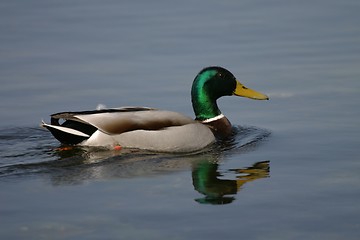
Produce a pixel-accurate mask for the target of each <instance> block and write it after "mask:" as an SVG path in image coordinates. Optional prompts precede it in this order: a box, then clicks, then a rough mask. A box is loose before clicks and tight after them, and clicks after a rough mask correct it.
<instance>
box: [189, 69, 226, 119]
mask: <svg viewBox="0 0 360 240" xmlns="http://www.w3.org/2000/svg"><path fill="white" fill-rule="evenodd" d="M209 74H215V73H212V72H209V73H208V74H207V75H205V74H203V75H201V76H197V77H196V78H195V80H194V83H193V86H192V88H191V102H192V106H193V109H194V113H195V116H196V120H199V121H204V120H207V119H210V118H214V117H216V116H218V115H220V114H221V111H220V110H219V108H218V106H217V104H216V100H217V98H218V97H216V96H213V94H211V91H208V89H207V87H208V86H205V80H206V79H207V78H208V77H209V76H208V75H209Z"/></svg>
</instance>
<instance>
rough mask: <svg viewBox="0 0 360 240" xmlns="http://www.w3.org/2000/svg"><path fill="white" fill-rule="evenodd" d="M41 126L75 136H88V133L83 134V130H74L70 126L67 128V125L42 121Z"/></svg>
mask: <svg viewBox="0 0 360 240" xmlns="http://www.w3.org/2000/svg"><path fill="white" fill-rule="evenodd" d="M41 126H42V127H49V128H54V129H57V130H59V131H62V132H66V133H69V134H72V135H76V136H80V137H90V136H89V135H87V134H85V133H83V132H80V131H78V130H75V129H72V128H67V127H62V126H55V125H50V124H46V123H45V122H44V121H42V123H41Z"/></svg>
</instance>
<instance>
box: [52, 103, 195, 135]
mask: <svg viewBox="0 0 360 240" xmlns="http://www.w3.org/2000/svg"><path fill="white" fill-rule="evenodd" d="M60 119H63V120H65V122H64V123H63V124H61V125H60V124H59V120H60ZM193 122H194V120H193V119H191V118H189V117H186V116H184V115H182V114H180V113H177V112H171V111H163V110H157V109H153V108H145V107H126V108H115V109H102V110H95V111H82V112H61V113H56V114H52V115H51V124H52V125H58V126H63V125H64V127H70V128H71V126H69V125H70V123H72V125H84V126H82V128H81V129H78V130H80V131H82V132H85V133H88V134H91V133H92V132H94V128H96V129H98V130H100V131H102V132H104V133H107V134H109V135H115V134H121V133H124V132H128V131H134V130H159V129H163V128H167V127H172V126H181V125H185V124H188V123H193ZM73 123H76V124H73ZM85 126H90V127H88V128H89V130H88V131H83V128H84V127H85ZM75 129H76V128H75Z"/></svg>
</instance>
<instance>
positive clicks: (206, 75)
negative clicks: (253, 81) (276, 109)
mask: <svg viewBox="0 0 360 240" xmlns="http://www.w3.org/2000/svg"><path fill="white" fill-rule="evenodd" d="M231 95H235V96H241V97H248V98H252V99H257V100H268V99H269V98H268V97H267V96H266V95H264V94H262V93H259V92H256V91H254V90H251V89H249V88H247V87H245V86H244V85H242V84H241V83H240V82H239V81H237V80H236V78H235V77H234V75H233V74H232V73H231V72H229V71H228V70H226V69H225V68H222V67H207V68H204V69H203V70H201V71H200V72H199V74H198V75H197V76H196V77H195V79H194V82H193V85H192V88H191V101H192V105H193V108H194V112H195V115H196V119H197V120H200V121H203V120H206V119H210V118H213V117H216V116H218V115H220V114H221V112H220V110H219V108H218V106H217V104H216V100H217V99H218V98H220V97H222V96H231Z"/></svg>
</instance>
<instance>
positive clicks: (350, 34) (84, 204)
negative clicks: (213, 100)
mask: <svg viewBox="0 0 360 240" xmlns="http://www.w3.org/2000/svg"><path fill="white" fill-rule="evenodd" d="M359 11H360V3H359V1H352V0H344V1H334V0H316V1H284V0H279V1H261V0H255V1H254V0H252V1H250V0H241V1H201V0H199V1H187V0H186V1H177V2H169V1H138V2H136V1H67V0H65V1H39V0H34V1H18V0H12V1H10V0H9V1H2V2H1V3H0V83H1V87H0V112H1V115H0V189H1V191H0V238H1V239H359V237H360V204H359V198H360V177H359V176H360V174H359V173H360V161H359V156H360V150H359V148H360V144H359V143H360V141H359V134H360V126H359V123H360V122H359V117H360V110H359V109H360V108H359V103H360V101H359V94H360V81H359V78H360V27H359V23H360V15H359ZM209 65H221V66H224V67H226V68H228V69H229V70H230V71H232V72H233V73H234V74H235V75H236V76H237V77H238V78H239V79H240V81H242V82H243V83H244V84H245V85H246V86H248V87H251V88H253V89H256V90H259V91H261V92H264V93H266V94H268V95H269V97H270V101H266V102H264V101H252V100H249V99H243V98H236V97H227V98H224V99H221V100H220V101H219V106H220V108H221V110H222V111H223V113H224V114H225V115H227V117H228V118H229V119H230V120H231V122H232V123H233V124H234V125H235V126H236V129H235V130H236V134H235V135H234V138H233V141H232V142H223V143H218V144H217V145H215V146H212V147H211V148H209V149H207V150H206V151H204V152H202V153H199V154H192V155H171V154H152V153H146V152H139V151H105V150H102V149H83V148H74V149H70V150H61V149H59V147H60V145H59V143H58V142H57V141H56V140H54V139H53V138H52V137H51V135H50V134H49V133H48V132H46V131H44V130H42V129H41V128H39V127H38V124H39V122H40V120H41V119H44V120H48V116H49V114H51V113H54V112H60V111H77V110H91V109H94V108H95V107H96V106H97V105H98V104H105V105H106V106H108V107H119V106H129V105H132V106H151V107H157V108H161V109H169V110H173V111H178V112H182V113H184V114H186V115H189V116H193V113H192V108H191V103H190V97H189V95H190V87H191V83H192V80H193V78H194V77H195V75H196V74H197V72H198V71H200V70H201V68H203V67H205V66H209ZM200 180H201V181H200ZM236 180H238V183H240V184H239V189H236V188H235V190H234V188H233V185H234V183H235V182H236ZM204 182H205V183H206V184H207V186H208V188H204V187H203V185H201V184H200V183H204ZM242 183H243V184H242Z"/></svg>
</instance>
